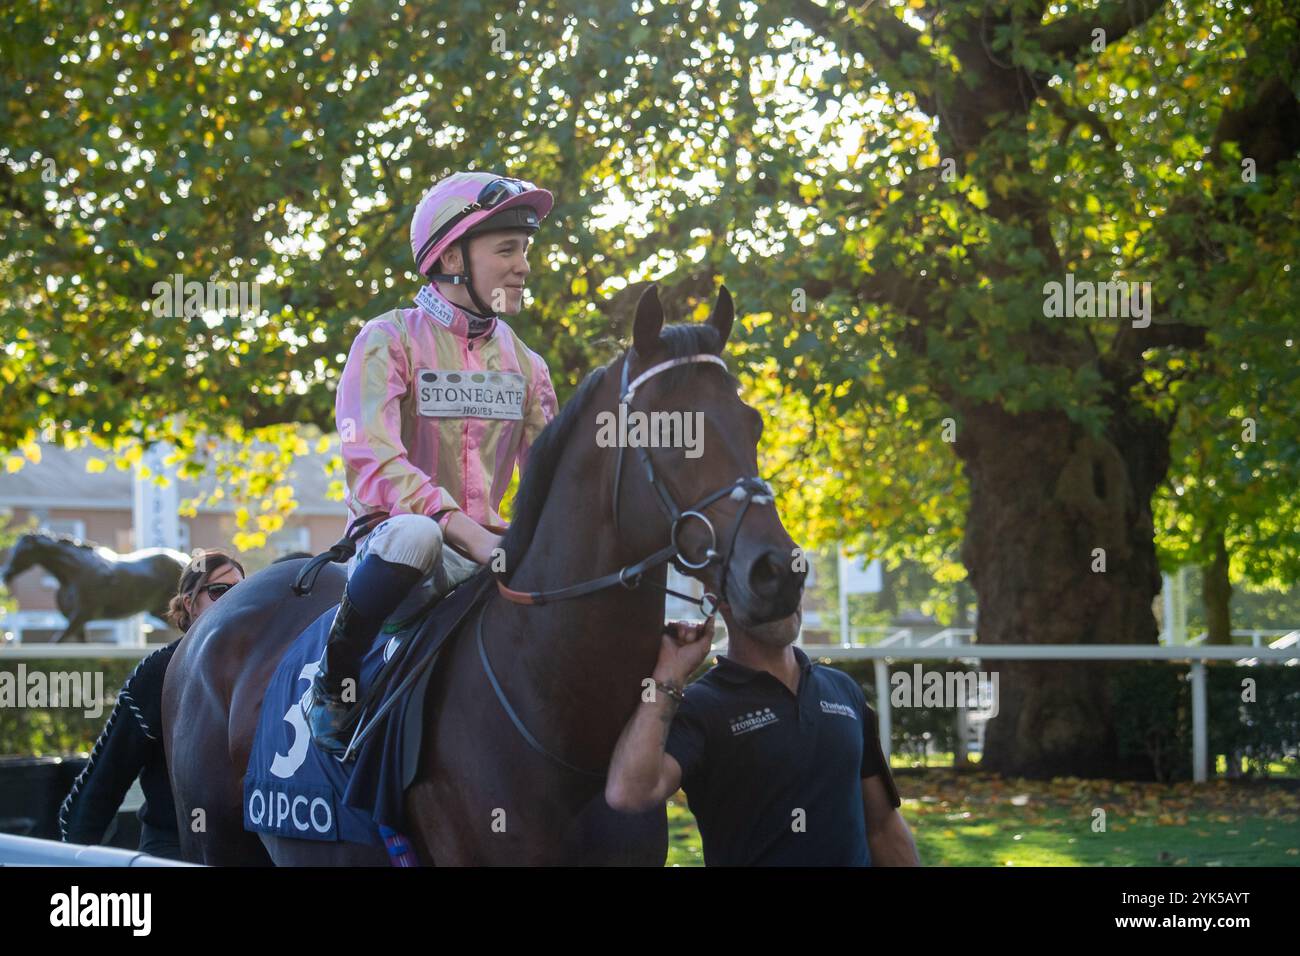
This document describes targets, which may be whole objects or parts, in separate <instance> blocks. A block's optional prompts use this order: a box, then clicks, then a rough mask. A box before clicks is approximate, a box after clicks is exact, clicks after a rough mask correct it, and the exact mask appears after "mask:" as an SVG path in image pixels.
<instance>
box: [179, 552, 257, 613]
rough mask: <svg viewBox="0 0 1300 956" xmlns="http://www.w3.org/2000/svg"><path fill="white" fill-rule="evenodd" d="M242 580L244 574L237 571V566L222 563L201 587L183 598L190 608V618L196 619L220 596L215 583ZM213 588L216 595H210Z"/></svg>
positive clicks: (231, 583)
mask: <svg viewBox="0 0 1300 956" xmlns="http://www.w3.org/2000/svg"><path fill="white" fill-rule="evenodd" d="M242 580H244V576H243V575H242V574H240V573H239V568H237V567H235V566H234V565H233V564H223V565H222V566H221V567H219V568H218V569H217V570H215V571H213V572H212V574H211V575H210V576H209V577H208V579H207V580H206V581H204V582H203V587H201V588H200V589H199V590H198V591H196V592H195V593H194V594H193V595H192V596H191V597H187V598H186V599H185V600H186V606H187V607H189V609H190V618H191V619H192V620H194V621H197V620H198V619H199V615H201V614H202V613H203V612H204V611H206V610H207V609H208V608H210V607H212V605H213V603H214V602H216V601H217V599H218V598H220V597H221V596H222V593H223V592H222V589H221V588H219V587H215V585H219V584H230V585H235V584H238V583H239V582H240V581H242ZM209 589H211V590H209ZM213 590H215V591H216V592H217V596H216V597H213V596H212V591H213ZM224 593H229V592H224Z"/></svg>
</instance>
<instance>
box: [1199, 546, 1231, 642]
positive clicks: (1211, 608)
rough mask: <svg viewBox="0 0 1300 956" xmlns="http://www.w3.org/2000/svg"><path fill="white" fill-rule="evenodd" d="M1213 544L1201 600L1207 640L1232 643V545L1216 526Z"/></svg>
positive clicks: (1203, 573) (1203, 569) (1202, 580)
mask: <svg viewBox="0 0 1300 956" xmlns="http://www.w3.org/2000/svg"><path fill="white" fill-rule="evenodd" d="M1210 534H1211V535H1212V536H1213V537H1212V541H1211V544H1212V545H1213V547H1214V551H1213V554H1212V555H1211V557H1210V563H1209V564H1207V565H1205V566H1204V567H1203V568H1201V603H1202V604H1203V605H1204V607H1205V628H1206V631H1207V632H1208V633H1207V634H1206V638H1205V642H1206V643H1207V644H1231V643H1232V616H1231V612H1230V611H1229V608H1228V604H1229V602H1230V601H1231V600H1232V582H1230V581H1229V580H1228V545H1227V542H1226V541H1224V539H1223V531H1222V530H1221V529H1217V528H1216V529H1215V530H1213V531H1211V532H1210Z"/></svg>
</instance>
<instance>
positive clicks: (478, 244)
mask: <svg viewBox="0 0 1300 956" xmlns="http://www.w3.org/2000/svg"><path fill="white" fill-rule="evenodd" d="M531 245H532V239H531V237H530V236H529V234H528V232H527V231H525V230H523V229H507V230H502V231H500V232H485V233H483V234H482V235H479V236H474V237H473V238H472V239H470V241H469V258H470V266H471V273H472V275H473V276H474V291H475V292H477V293H478V296H479V298H480V299H482V300H483V303H484V304H485V305H486V306H487V307H488V308H489V309H491V310H492V311H494V312H496V313H498V314H500V315H517V314H518V313H519V310H520V309H521V308H522V307H523V304H524V286H525V284H526V283H527V282H528V273H529V272H530V270H529V268H528V250H529V248H530V246H531ZM443 259H444V261H445V263H446V267H447V271H448V272H452V273H460V272H463V271H464V269H463V268H462V266H463V263H462V262H461V257H460V248H459V246H453V247H452V248H451V249H449V250H447V252H446V253H445V254H444V256H443ZM439 288H440V289H441V290H442V292H443V294H444V295H446V296H447V298H448V299H450V300H451V301H452V302H455V303H456V304H457V305H460V306H465V307H467V308H474V305H473V302H474V300H473V299H471V298H470V297H469V294H468V293H467V292H466V291H465V289H464V287H463V286H451V287H450V288H449V287H448V286H445V285H440V286H439Z"/></svg>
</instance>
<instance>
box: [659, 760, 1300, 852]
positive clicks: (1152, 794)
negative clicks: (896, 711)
mask: <svg viewBox="0 0 1300 956" xmlns="http://www.w3.org/2000/svg"><path fill="white" fill-rule="evenodd" d="M933 763H934V760H933V758H931V765H932V766H931V768H930V769H926V770H916V771H905V772H904V773H901V774H898V775H897V777H896V782H897V783H898V788H899V791H900V792H901V794H902V795H903V798H904V799H903V805H902V807H901V812H902V814H903V817H904V819H906V820H907V823H908V826H909V827H911V830H912V833H913V835H914V837H915V838H916V842H917V848H918V850H919V852H920V854H921V861H922V863H924V864H925V865H927V866H1298V865H1300V791H1297V790H1296V789H1295V788H1294V787H1287V786H1284V785H1278V784H1272V783H1237V782H1228V781H1223V780H1220V781H1215V782H1212V783H1209V784H1191V783H1178V784H1154V783H1117V782H1113V781H1107V780H1078V779H1075V778H1068V777H1067V778H1058V779H1056V780H1050V781H1042V780H1017V779H1011V780H1003V779H1002V778H1000V777H996V776H993V775H989V774H979V773H971V772H962V773H958V772H955V771H953V770H951V769H944V768H935V767H933ZM1098 811H1101V812H1100V813H1099V812H1098ZM1102 823H1104V830H1103V829H1101V825H1102ZM668 826H669V848H668V865H669V866H701V865H703V862H704V859H703V853H702V851H701V848H700V839H699V831H698V829H697V828H696V825H695V819H694V817H693V816H692V815H691V813H690V810H689V809H687V807H686V800H685V797H684V795H683V794H681V793H680V792H679V793H678V794H677V795H676V796H675V797H674V798H673V799H672V800H670V801H669V804H668Z"/></svg>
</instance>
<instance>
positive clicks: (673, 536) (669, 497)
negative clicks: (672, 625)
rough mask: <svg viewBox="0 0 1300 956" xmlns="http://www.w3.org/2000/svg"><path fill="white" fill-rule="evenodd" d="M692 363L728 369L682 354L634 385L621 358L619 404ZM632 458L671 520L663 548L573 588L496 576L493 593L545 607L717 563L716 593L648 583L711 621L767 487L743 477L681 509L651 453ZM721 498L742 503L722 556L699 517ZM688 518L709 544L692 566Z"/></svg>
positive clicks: (768, 494)
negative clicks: (668, 571)
mask: <svg viewBox="0 0 1300 956" xmlns="http://www.w3.org/2000/svg"><path fill="white" fill-rule="evenodd" d="M695 362H711V363H713V364H714V365H719V366H721V367H722V368H724V369H725V368H726V367H727V363H726V362H724V361H723V360H722V359H721V358H720V357H718V356H717V355H687V356H683V357H682V358H674V359H669V360H668V361H666V362H660V363H659V364H657V365H652V366H651V367H650V368H648V369H646V370H645V371H644V372H642V373H641V374H640V375H638V376H637V377H636V378H635V379H634V380H633V381H631V382H630V383H629V382H628V369H629V367H630V366H631V362H630V361H629V360H628V358H627V357H624V360H623V376H622V382H621V383H620V386H619V404H620V405H630V404H631V402H632V399H633V398H635V397H636V392H637V389H638V388H640V387H641V386H642V385H643V384H645V383H646V382H647V381H649V380H650V379H652V378H654V377H655V376H656V375H659V374H661V373H663V372H666V371H668V370H669V369H672V368H677V367H678V366H680V365H689V364H692V363H695ZM626 450H627V449H626V445H625V443H623V442H620V443H619V449H618V463H617V465H616V466H615V470H614V496H613V497H614V531H615V533H616V534H618V533H620V531H621V528H620V524H619V489H620V488H621V486H622V479H623V453H624V452H625V451H626ZM636 454H637V459H638V460H639V461H640V463H641V467H642V468H643V469H644V471H645V476H646V480H647V481H649V482H650V486H651V487H652V488H653V489H654V491H655V499H656V500H657V501H658V503H659V507H660V509H661V510H662V511H663V512H664V514H665V515H666V516H667V517H668V520H669V522H670V524H669V531H668V545H667V546H666V547H664V548H660V549H659V550H658V551H656V552H655V553H654V554H652V555H650V556H649V557H647V558H644V559H642V560H641V561H638V562H636V563H635V564H629V565H626V566H625V567H622V568H620V569H619V570H617V571H615V572H614V573H612V574H606V575H605V576H603V577H599V578H595V579H593V580H591V581H584V582H582V583H581V584H573V585H570V586H569V587H565V588H558V589H556V590H553V591H515V590H512V589H511V588H508V587H506V585H505V582H504V581H502V580H501V578H499V577H498V578H497V589H498V590H499V591H500V592H501V596H502V597H504V598H505V599H506V600H508V601H513V602H514V603H516V604H547V603H550V602H552V601H562V600H566V599H568V598H575V597H581V596H582V595H584V594H592V593H594V592H596V591H603V590H604V589H605V588H609V587H613V586H614V585H615V584H619V585H622V586H623V587H625V588H628V589H634V588H636V587H638V586H639V585H640V583H641V578H642V575H644V574H645V572H646V571H649V570H650V569H652V568H656V567H658V566H659V565H661V564H664V563H666V562H668V561H671V562H672V563H673V565H674V566H675V567H676V568H677V569H678V570H679V571H681V572H682V573H683V574H688V573H689V572H691V571H701V570H703V569H704V568H707V567H709V566H710V565H712V564H718V563H720V564H721V565H722V568H721V571H720V572H719V579H718V580H719V582H720V586H719V588H718V590H719V592H720V594H718V595H715V594H713V593H711V592H708V591H706V592H705V593H704V595H703V596H702V597H699V598H696V597H693V596H691V595H689V594H682V593H681V592H679V591H674V590H672V589H671V588H667V587H664V586H663V585H660V584H658V583H656V582H653V581H652V582H650V583H651V584H653V585H654V586H655V587H658V588H660V589H661V590H663V591H664V592H666V593H668V594H671V595H673V596H674V597H679V598H681V599H683V600H685V601H688V602H690V603H692V604H696V605H698V606H699V608H700V610H701V611H702V612H703V613H704V616H705V617H712V616H713V615H714V614H715V613H716V612H717V609H718V605H719V604H721V603H722V602H723V601H725V600H726V597H727V574H728V572H729V570H730V568H731V558H732V555H733V554H734V553H735V549H736V538H737V536H738V535H739V533H740V524H741V522H742V521H743V520H744V518H745V512H746V511H747V510H748V509H749V506H750V504H751V503H755V504H760V505H766V504H771V503H772V500H773V496H772V489H771V487H770V486H769V485H768V484H767V482H765V481H763V480H762V479H761V478H756V477H742V478H737V479H736V480H735V481H733V482H732V483H731V484H729V485H726V486H724V487H722V488H719V489H718V490H717V491H715V492H713V493H712V494H710V495H706V496H705V497H704V498H702V499H700V500H699V501H697V502H696V503H695V504H694V505H692V506H691V507H690V508H687V509H685V510H683V509H682V508H679V507H678V505H677V501H676V499H675V498H673V494H672V492H671V491H670V490H669V489H668V486H667V485H666V484H665V483H664V481H663V479H662V478H661V477H660V476H659V474H658V472H656V471H655V466H654V462H653V461H651V459H650V452H649V451H648V450H647V449H646V448H645V447H644V446H643V445H638V446H636ZM722 498H730V499H731V500H733V501H739V502H741V506H740V513H739V514H738V515H737V516H736V523H735V525H734V526H733V527H732V530H731V538H730V540H729V541H728V543H727V552H726V556H725V557H723V555H722V554H720V553H719V552H718V550H717V547H718V535H717V532H716V531H715V530H714V527H713V522H711V521H710V520H709V518H708V516H707V515H705V514H704V509H705V508H707V507H708V506H709V505H711V504H713V503H714V502H715V501H718V500H720V499H722ZM688 520H695V521H699V522H701V523H702V524H703V525H704V527H705V529H706V530H707V531H708V534H709V545H708V547H707V548H706V549H705V552H704V559H703V560H702V561H699V562H692V561H691V560H689V559H688V558H687V557H686V556H685V555H684V554H683V553H682V549H681V545H680V544H679V543H678V538H679V535H680V528H681V526H682V524H683V523H684V522H686V521H688Z"/></svg>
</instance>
